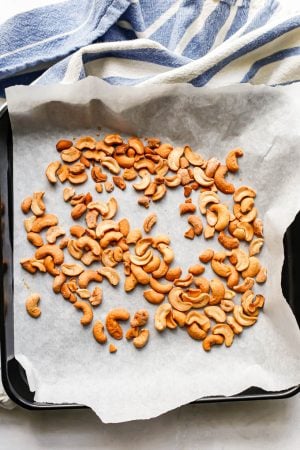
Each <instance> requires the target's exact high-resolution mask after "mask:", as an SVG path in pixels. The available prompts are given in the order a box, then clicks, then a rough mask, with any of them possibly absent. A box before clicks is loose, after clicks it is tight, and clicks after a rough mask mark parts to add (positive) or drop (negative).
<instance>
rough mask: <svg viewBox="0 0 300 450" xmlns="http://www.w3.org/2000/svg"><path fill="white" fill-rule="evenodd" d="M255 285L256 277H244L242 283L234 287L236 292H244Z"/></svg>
mask: <svg viewBox="0 0 300 450" xmlns="http://www.w3.org/2000/svg"><path fill="white" fill-rule="evenodd" d="M253 285H254V278H251V277H247V278H245V279H244V281H243V283H242V284H240V285H236V286H233V289H234V290H235V292H241V293H244V292H246V291H248V290H249V289H252V287H253Z"/></svg>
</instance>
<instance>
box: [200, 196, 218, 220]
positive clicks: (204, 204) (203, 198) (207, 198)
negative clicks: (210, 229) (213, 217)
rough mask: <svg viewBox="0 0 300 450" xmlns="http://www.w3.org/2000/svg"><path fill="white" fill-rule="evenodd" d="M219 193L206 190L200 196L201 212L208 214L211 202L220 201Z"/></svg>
mask: <svg viewBox="0 0 300 450" xmlns="http://www.w3.org/2000/svg"><path fill="white" fill-rule="evenodd" d="M219 202H220V199H219V197H218V194H216V193H215V192H213V191H204V192H201V193H200V196H199V209H200V212H201V214H206V208H207V205H208V204H209V203H219Z"/></svg>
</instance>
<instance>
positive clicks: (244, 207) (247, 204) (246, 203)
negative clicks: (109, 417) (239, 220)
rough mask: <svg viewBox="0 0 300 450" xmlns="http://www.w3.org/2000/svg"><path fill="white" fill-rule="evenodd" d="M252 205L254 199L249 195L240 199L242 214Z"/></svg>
mask: <svg viewBox="0 0 300 450" xmlns="http://www.w3.org/2000/svg"><path fill="white" fill-rule="evenodd" d="M253 206H254V199H253V198H251V197H245V198H243V200H242V201H241V212H242V213H243V214H245V213H248V212H250V211H251V209H252V208H253Z"/></svg>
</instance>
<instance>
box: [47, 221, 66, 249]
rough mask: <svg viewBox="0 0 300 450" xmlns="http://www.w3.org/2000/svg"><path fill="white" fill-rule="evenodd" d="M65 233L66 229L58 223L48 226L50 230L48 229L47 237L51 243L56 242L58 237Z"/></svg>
mask: <svg viewBox="0 0 300 450" xmlns="http://www.w3.org/2000/svg"><path fill="white" fill-rule="evenodd" d="M65 234H66V232H65V230H64V229H63V228H62V227H60V226H57V225H56V226H54V227H50V228H48V230H47V231H46V239H47V241H48V243H49V244H55V242H56V239H57V238H58V237H59V236H64V235H65Z"/></svg>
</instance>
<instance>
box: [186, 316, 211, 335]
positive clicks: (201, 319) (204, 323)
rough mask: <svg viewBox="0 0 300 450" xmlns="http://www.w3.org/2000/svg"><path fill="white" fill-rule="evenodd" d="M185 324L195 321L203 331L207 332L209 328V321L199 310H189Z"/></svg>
mask: <svg viewBox="0 0 300 450" xmlns="http://www.w3.org/2000/svg"><path fill="white" fill-rule="evenodd" d="M185 323H186V325H192V324H193V323H197V324H198V325H199V327H200V328H201V329H202V330H203V331H205V332H208V330H209V329H210V321H209V319H208V318H207V316H205V315H204V314H202V313H200V312H199V311H190V312H189V313H188V314H187V315H186V321H185Z"/></svg>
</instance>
